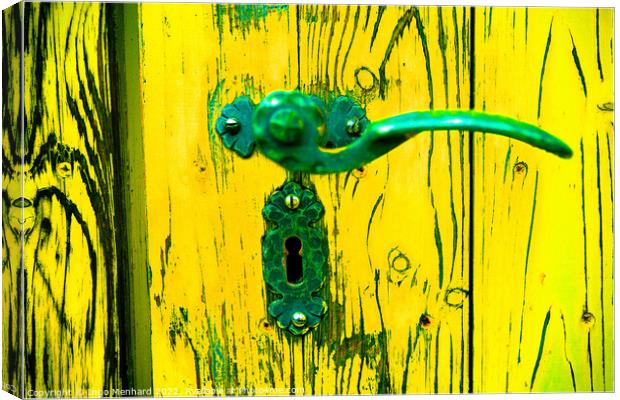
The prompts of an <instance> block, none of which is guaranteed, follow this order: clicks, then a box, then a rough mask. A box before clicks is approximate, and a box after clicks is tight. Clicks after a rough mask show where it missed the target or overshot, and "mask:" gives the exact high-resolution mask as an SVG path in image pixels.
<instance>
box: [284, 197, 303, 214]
mask: <svg viewBox="0 0 620 400" xmlns="http://www.w3.org/2000/svg"><path fill="white" fill-rule="evenodd" d="M299 202H300V200H299V197H297V196H295V195H294V194H289V195H288V196H286V198H285V199H284V204H286V206H287V207H288V208H290V209H291V210H294V209H296V208H297V207H299Z"/></svg>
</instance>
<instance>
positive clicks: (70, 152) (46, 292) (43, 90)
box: [2, 3, 120, 397]
mask: <svg viewBox="0 0 620 400" xmlns="http://www.w3.org/2000/svg"><path fill="white" fill-rule="evenodd" d="M20 8H21V9H22V12H20ZM20 19H21V20H22V21H23V27H24V32H23V35H24V53H23V63H24V69H23V85H24V96H23V98H21V96H20V95H19V87H20V82H19V80H20V70H19V65H20V52H19V50H18V49H19V43H20V42H19V39H18V37H19V35H20V25H21V24H20V22H19V21H20ZM3 30H4V33H5V35H4V42H3V47H4V49H5V53H4V54H5V56H4V58H3V66H4V68H5V70H4V71H5V73H7V72H8V76H9V77H10V87H11V89H10V90H8V91H7V92H4V93H3V100H4V101H3V109H2V110H3V146H2V149H3V187H2V188H3V213H4V215H3V268H2V272H3V312H4V316H5V320H4V321H3V322H4V323H3V339H4V343H5V346H4V349H3V352H4V357H5V360H8V362H6V363H5V364H4V368H3V378H4V379H5V380H6V381H7V382H11V383H12V384H14V385H15V386H17V387H22V388H23V389H24V390H25V392H24V391H20V392H19V393H21V394H22V395H26V396H29V397H32V396H37V397H41V396H43V397H47V396H53V397H59V396H63V394H62V393H64V395H69V396H79V395H80V394H81V395H82V396H85V395H87V394H88V392H87V390H89V389H92V390H94V391H95V392H96V393H100V391H101V390H103V389H110V388H116V387H119V384H120V383H119V366H120V360H119V337H118V318H117V312H118V311H117V300H116V282H117V277H116V255H115V235H114V230H113V219H114V206H113V201H112V192H113V187H114V186H113V185H114V182H113V178H112V177H113V169H112V164H111V162H110V160H111V154H112V150H113V147H112V139H111V126H112V121H111V118H110V107H111V105H110V82H109V78H108V71H107V63H108V50H107V46H106V35H107V33H106V32H107V31H106V28H105V13H104V8H103V6H102V5H98V4H89V3H81V4H79V3H78V4H69V3H63V4H61V3H55V4H38V3H26V4H21V5H19V6H17V7H13V8H11V9H9V10H7V11H5V12H4V13H3ZM5 87H6V86H5ZM20 100H22V101H23V110H24V112H23V118H24V121H25V129H24V132H23V133H24V136H23V142H22V139H21V137H20V131H21V129H20V128H21V123H20V122H19V120H20V118H21V116H22V115H21V114H20V112H19V110H20ZM22 157H23V164H22V162H21V158H22ZM22 178H23V186H21V179H22ZM19 197H24V198H25V199H26V200H28V202H29V203H30V206H29V207H26V208H24V209H23V212H24V216H25V218H26V222H25V223H24V224H23V229H20V228H21V227H20V224H19V221H18V219H16V218H14V217H15V214H14V211H15V210H14V209H16V208H17V209H18V211H21V210H20V209H19V207H15V206H14V204H15V203H13V201H14V200H15V199H17V198H19ZM21 234H23V235H24V239H23V240H24V241H23V266H24V268H23V270H22V269H21V268H20V256H22V254H20V253H21V252H20V245H19V240H20V236H21ZM21 285H23V286H21ZM22 287H23V289H24V294H25V296H24V298H23V299H20V298H19V297H20V296H19V293H20V289H21V288H22ZM18 316H19V317H18ZM20 319H21V320H20ZM21 327H23V329H24V330H23V331H21V329H20V328H21ZM21 333H23V334H25V335H24V340H25V341H24V343H23V345H22V343H20V341H19V336H20V334H21ZM19 359H21V362H22V363H23V364H21V363H20V361H18V360H19ZM16 366H18V368H16ZM21 367H23V368H24V369H23V370H22V369H21ZM22 371H23V372H24V376H23V382H20V378H19V377H18V376H19V374H21V372H22ZM22 384H23V386H22ZM31 390H33V391H37V392H29V391H31ZM60 390H63V391H64V392H56V391H60ZM39 391H40V392H39ZM45 391H51V392H45ZM80 391H84V392H80Z"/></svg>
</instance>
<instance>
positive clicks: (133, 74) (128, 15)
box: [106, 3, 153, 390]
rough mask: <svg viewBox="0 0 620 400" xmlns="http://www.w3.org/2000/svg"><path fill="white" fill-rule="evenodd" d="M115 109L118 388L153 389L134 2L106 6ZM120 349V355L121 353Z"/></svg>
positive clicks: (138, 62) (137, 14) (135, 7)
mask: <svg viewBox="0 0 620 400" xmlns="http://www.w3.org/2000/svg"><path fill="white" fill-rule="evenodd" d="M106 11H107V20H108V30H109V36H108V38H109V44H110V54H111V57H110V58H111V60H110V68H111V70H112V74H111V76H112V79H111V81H112V84H113V85H116V87H115V88H114V90H113V91H114V92H115V93H113V96H112V98H113V101H114V102H115V106H116V107H113V108H114V112H115V118H114V120H115V121H117V123H118V125H117V126H116V127H115V128H116V135H115V146H114V154H113V155H114V162H115V176H116V178H117V181H116V183H117V185H116V189H117V190H116V193H115V199H116V202H115V203H116V204H115V206H116V221H115V223H116V224H115V225H116V228H117V231H118V239H117V252H118V266H119V290H120V292H121V293H119V294H120V296H119V298H120V299H122V300H121V302H122V304H121V310H120V324H121V339H122V342H121V361H123V359H124V363H121V364H124V365H122V367H125V368H126V369H125V371H124V372H125V374H123V388H124V389H129V390H131V389H135V390H147V389H151V388H152V387H153V365H152V360H151V352H152V347H151V311H150V310H151V303H150V293H149V283H148V247H147V232H148V229H147V215H146V196H145V192H146V188H145V166H144V145H143V134H142V113H141V103H140V101H141V90H140V32H139V26H140V25H139V5H138V4H136V3H126V4H111V3H110V4H107V8H106ZM123 353H124V354H123Z"/></svg>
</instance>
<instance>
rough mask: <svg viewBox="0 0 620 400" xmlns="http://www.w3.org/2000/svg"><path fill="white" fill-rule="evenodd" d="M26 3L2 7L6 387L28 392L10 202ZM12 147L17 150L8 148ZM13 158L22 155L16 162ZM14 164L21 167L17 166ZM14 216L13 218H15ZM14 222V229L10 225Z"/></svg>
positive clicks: (17, 189) (17, 233)
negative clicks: (24, 378)
mask: <svg viewBox="0 0 620 400" xmlns="http://www.w3.org/2000/svg"><path fill="white" fill-rule="evenodd" d="M21 7H22V5H21V4H15V5H13V6H11V7H9V8H7V9H5V10H2V68H3V74H2V77H3V82H2V130H3V134H2V221H3V225H2V316H3V317H2V343H3V345H2V360H3V363H2V390H4V391H7V392H9V393H11V394H13V395H14V396H20V395H23V386H24V382H23V376H24V374H23V369H24V363H23V360H24V358H23V354H22V351H23V349H24V344H23V342H22V340H21V339H22V337H23V332H24V331H23V324H24V319H23V313H22V312H20V310H22V309H23V301H22V299H23V296H21V295H20V293H21V290H22V287H23V285H22V284H21V283H22V282H23V276H22V274H21V271H22V270H21V269H20V268H19V266H20V264H21V233H22V230H23V229H22V227H21V225H20V224H19V221H18V220H19V218H20V217H21V208H18V207H11V204H10V200H9V190H10V191H11V194H12V195H13V196H20V193H21V191H22V190H21V179H20V178H19V177H20V176H21V172H22V171H21V168H20V164H21V161H20V160H21V158H22V154H23V153H22V151H21V146H20V145H19V142H20V138H19V132H20V131H21V118H20V109H21V106H20V97H21V96H20V95H19V93H20V88H21V76H22V75H23V74H22V64H21V63H22V57H21V26H22V20H21V15H22V13H21ZM9 150H12V151H9ZM10 160H15V161H17V162H16V163H14V164H16V165H15V167H14V168H11V167H10V164H11V163H10ZM15 170H16V171H17V172H15ZM11 219H13V220H14V221H15V222H13V223H12V224H11V223H10V220H11ZM11 227H13V229H11Z"/></svg>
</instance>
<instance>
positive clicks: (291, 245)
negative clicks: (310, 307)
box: [284, 236, 304, 283]
mask: <svg viewBox="0 0 620 400" xmlns="http://www.w3.org/2000/svg"><path fill="white" fill-rule="evenodd" d="M284 248H285V249H286V265H285V267H286V280H287V281H288V283H299V282H301V280H302V278H303V277H304V271H303V267H302V262H301V254H299V252H300V251H301V239H299V238H298V237H297V236H291V237H289V238H287V239H286V240H285V241H284Z"/></svg>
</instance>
